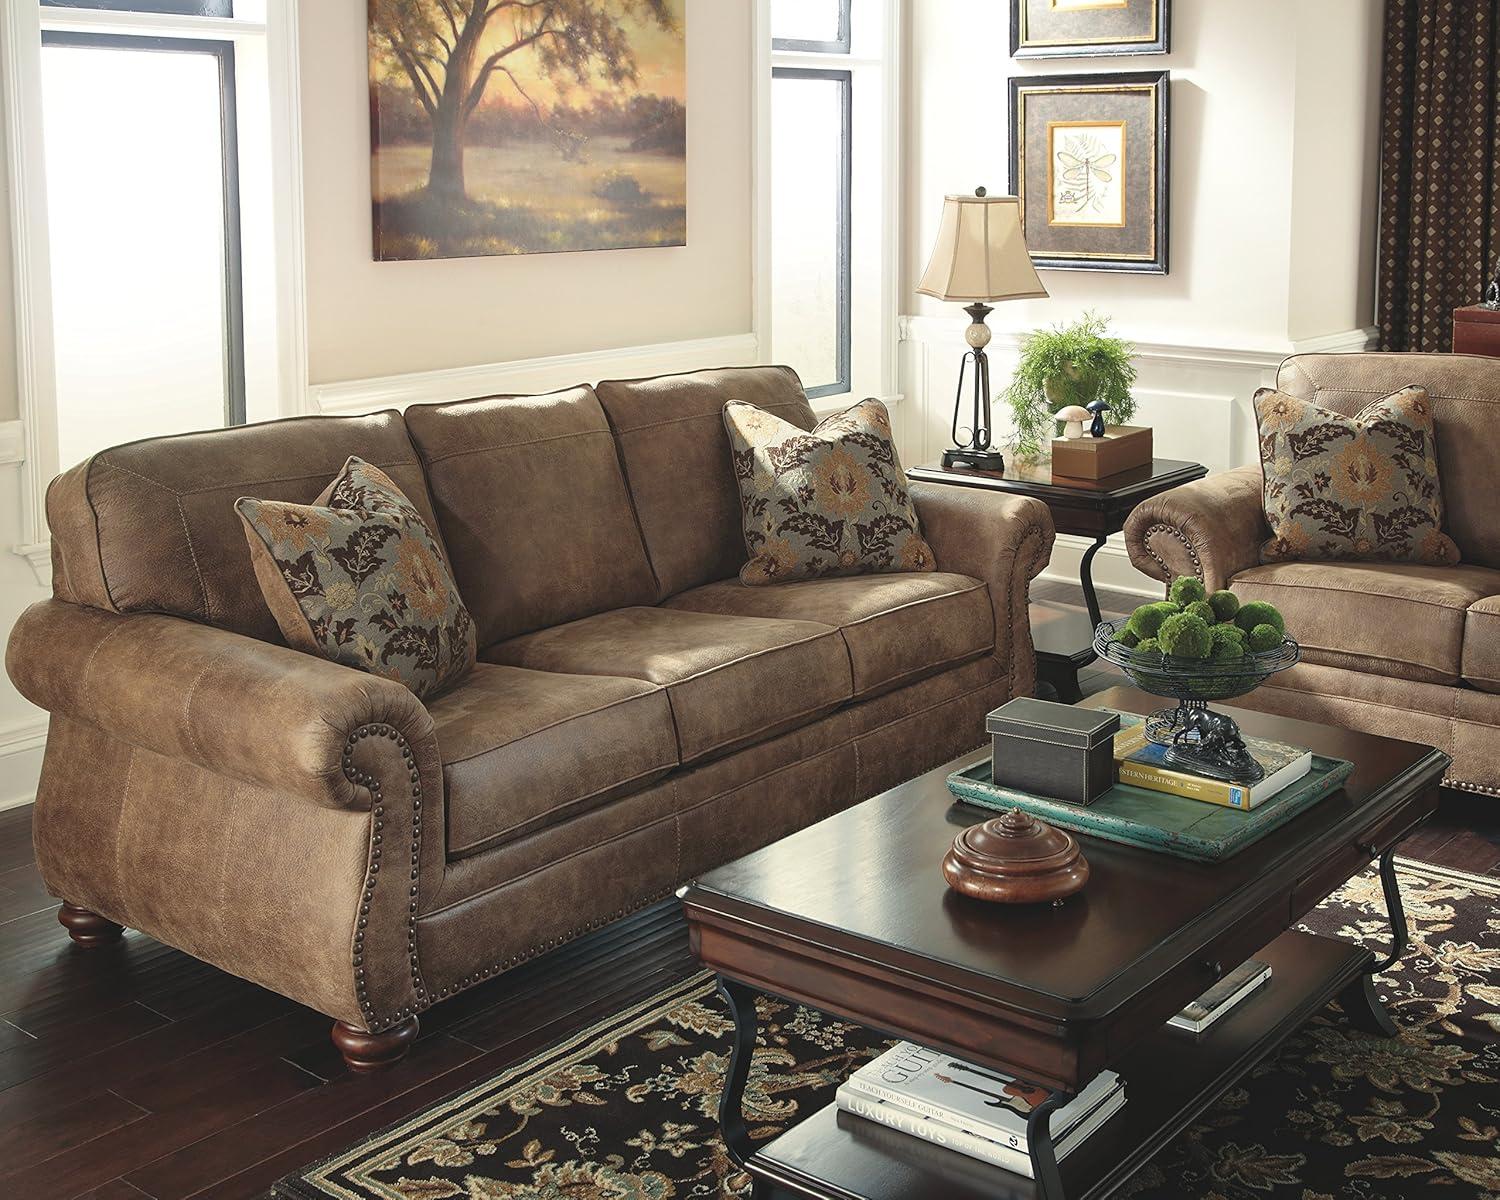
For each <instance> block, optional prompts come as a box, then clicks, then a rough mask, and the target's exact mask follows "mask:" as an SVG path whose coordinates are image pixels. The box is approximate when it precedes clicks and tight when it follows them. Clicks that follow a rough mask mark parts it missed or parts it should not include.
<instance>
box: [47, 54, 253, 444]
mask: <svg viewBox="0 0 1500 1200" xmlns="http://www.w3.org/2000/svg"><path fill="white" fill-rule="evenodd" d="M42 113H43V118H44V132H43V141H44V145H45V150H46V164H47V215H48V235H49V242H50V254H49V257H50V259H51V271H52V341H53V351H54V354H55V357H56V364H57V365H56V388H57V448H58V461H59V463H61V464H62V465H64V466H66V465H69V464H72V463H75V462H79V461H81V460H82V459H84V458H87V457H88V456H89V455H90V454H92V453H94V452H95V451H96V450H102V449H104V448H105V447H106V446H112V445H115V444H117V443H119V442H125V441H130V440H132V439H133V438H137V437H142V436H145V435H148V434H157V433H179V432H182V431H184V430H189V429H202V428H204V427H205V426H213V425H219V424H227V425H234V424H242V423H243V422H244V420H245V361H244V326H243V321H242V315H241V314H242V305H243V296H242V292H241V286H240V218H239V207H240V204H239V178H238V153H237V149H236V145H235V128H236V122H235V103H234V48H233V45H232V44H231V43H229V42H220V41H199V40H191V39H186V38H184V39H170V38H152V37H141V36H134V35H122V34H101V33H61V32H56V31H51V30H47V31H44V32H43V34H42Z"/></svg>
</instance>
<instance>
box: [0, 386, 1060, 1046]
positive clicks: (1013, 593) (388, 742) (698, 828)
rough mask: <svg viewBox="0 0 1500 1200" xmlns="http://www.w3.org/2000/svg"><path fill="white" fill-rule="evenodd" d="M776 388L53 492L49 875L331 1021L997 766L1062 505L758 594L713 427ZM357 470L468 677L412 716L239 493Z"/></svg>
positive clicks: (20, 661) (355, 439)
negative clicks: (356, 654) (291, 597)
mask: <svg viewBox="0 0 1500 1200" xmlns="http://www.w3.org/2000/svg"><path fill="white" fill-rule="evenodd" d="M730 397H737V398H739V399H743V400H749V401H752V402H754V403H756V404H759V405H762V406H764V407H766V408H768V409H771V410H773V411H775V412H777V413H778V414H780V415H781V416H782V417H784V418H786V419H787V420H789V421H793V422H796V423H797V424H799V425H802V426H804V427H811V426H812V425H813V424H814V417H813V412H812V409H811V408H810V407H809V405H808V403H807V400H806V397H805V396H804V395H803V393H802V389H801V387H800V385H799V384H798V382H797V378H796V376H795V374H793V373H792V372H791V371H790V370H788V369H785V368H777V367H765V368H741V369H728V370H719V371H703V372H698V373H694V374H688V375H678V376H672V377H665V378H657V379H646V380H636V381H629V382H611V383H603V384H600V385H599V386H598V388H597V389H596V388H591V387H578V388H573V389H571V390H569V391H564V392H558V393H554V394H551V395H545V396H531V397H508V398H499V399H486V400H475V401H468V402H464V403H458V404H444V405H427V406H420V407H414V408H411V409H408V410H407V412H406V413H405V415H404V417H403V415H402V414H400V413H397V412H383V413H377V414H375V415H373V416H362V417H305V418H298V419H293V420H289V421H276V422H270V423H267V424H262V425H252V426H248V427H245V428H240V429H230V430H220V431H215V432H209V433H194V434H187V435H183V436H179V437H170V438H157V439H152V440H148V441H143V442H135V443H132V444H130V445H126V446H120V447H116V448H114V449H111V450H106V451H104V452H103V453H100V454H97V455H95V456H94V457H93V458H91V459H90V460H88V461H87V462H85V463H83V464H81V465H80V466H77V467H75V468H73V469H72V470H70V471H68V472H67V473H66V474H64V475H62V476H60V477H59V478H58V479H57V480H56V481H55V482H54V483H53V485H52V488H51V491H50V492H49V494H48V519H49V522H50V524H51V528H52V534H53V574H54V598H53V599H51V600H48V601H45V602H43V603H40V604H37V605H34V606H33V607H32V608H31V609H29V610H28V611H27V612H26V613H25V614H24V615H23V616H22V617H21V619H20V621H19V622H18V623H17V625H16V627H15V630H14V633H13V634H12V636H11V640H10V645H9V649H8V652H7V656H6V665H7V667H8V669H9V672H10V675H11V678H12V679H13V680H15V682H16V686H17V687H19V688H20V690H21V691H22V693H23V694H25V695H26V696H27V697H29V698H30V699H31V700H33V701H34V702H35V703H37V704H39V705H41V706H42V707H44V708H46V709H48V710H49V711H50V712H51V714H52V716H51V725H50V733H49V736H48V740H47V750H46V758H45V761H44V764H43V768H42V778H41V786H40V790H39V792H38V794H37V802H36V814H35V840H36V852H37V859H38V862H39V863H40V865H41V870H42V874H43V877H44V878H45V880H46V883H47V887H48V888H49V890H50V891H51V892H52V893H53V894H55V895H57V896H59V897H61V898H63V899H64V900H65V901H66V904H65V906H64V908H63V910H62V913H61V918H60V919H61V920H62V921H63V923H64V924H65V925H67V926H68V927H69V930H70V932H71V933H72V934H73V936H74V938H75V940H77V941H79V942H81V943H83V944H92V943H95V942H98V941H102V940H107V939H109V938H111V937H114V936H118V934H119V928H118V927H119V926H130V927H133V928H136V929H140V930H143V931H145V932H147V933H149V934H151V935H153V936H155V937H157V938H159V939H161V940H162V941H164V942H167V943H169V944H171V945H173V946H176V947H178V948H180V949H182V950H185V951H187V952H188V953H190V954H193V955H196V956H198V957H200V958H203V959H206V960H208V961H209V962H212V963H214V964H216V965H218V966H220V967H222V968H223V969H224V970H227V971H232V972H234V973H235V974H238V975H241V976H243V977H244V978H246V979H250V980H253V981H255V982H256V983H259V984H262V985H264V986H265V987H268V988H272V989H274V990H276V991H278V992H281V993H283V994H284V995H287V996H290V997H292V998H294V999H296V1000H299V1001H301V1002H302V1003H304V1004H307V1005H310V1006H312V1007H313V1008H316V1009H319V1010H321V1011H322V1012H324V1013H327V1014H328V1015H330V1016H331V1017H333V1018H335V1020H336V1022H337V1024H336V1025H335V1027H334V1040H335V1041H336V1042H338V1043H339V1045H340V1048H341V1049H342V1050H343V1051H344V1053H345V1057H346V1058H347V1059H348V1060H350V1062H351V1065H355V1066H365V1067H368V1066H374V1065H381V1064H382V1063H385V1062H389V1061H394V1059H396V1058H397V1057H399V1056H400V1054H401V1053H402V1051H403V1050H404V1048H405V1046H406V1044H407V1043H408V1042H409V1041H410V1039H411V1037H413V1036H414V1035H415V1032H416V1016H417V1014H418V1013H419V1012H421V1011H422V1010H423V1009H425V1008H427V1007H428V1006H430V1005H432V1004H434V1003H436V1002H437V1001H440V1000H442V999H444V998H445V997H448V996H451V995H454V994H455V993H457V992H459V991H460V990H462V989H464V988H467V987H469V986H471V985H473V984H475V983H478V982H479V981H481V980H483V979H486V978H488V977H490V976H493V975H496V974H499V973H500V972H502V971H504V970H506V969H507V968H509V967H511V966H513V965H515V964H517V963H520V962H522V961H524V960H526V959H528V958H530V957H532V956H534V955H537V954H539V953H541V952H543V951H545V950H548V949H550V948H551V947H554V946H557V945H558V944H560V943H562V942H565V941H567V940H568V939H569V938H572V937H574V936H576V935H578V934H579V933H581V932H583V931H585V930H588V929H592V928H594V927H597V926H600V925H602V924H604V923H606V922H608V921H611V920H613V919H615V918H616V917H619V916H621V915H623V914H625V913H627V912H629V911H631V910H632V909H634V908H637V907H639V906H641V905H644V904H646V903H648V902H650V901H652V900H653V899H655V898H658V897H661V896H664V895H666V894H668V893H669V892H670V891H671V889H672V888H673V887H675V886H676V885H678V884H679V883H681V882H682V881H683V880H685V879H688V878H691V877H692V876H694V875H695V874H696V873H698V872H700V871H702V870H704V869H705V868H708V867H711V866H713V865H715V864H718V863H721V862H724V861H726V860H728V859H730V858H733V857H735V856H737V855H740V854H743V853H745V852H747V851H749V850H752V849H754V848H756V847H758V846H761V845H764V844H766V843H768V842H770V841H773V840H775V839H777V838H779V837H782V836H783V835H785V834H787V833H790V832H792V831H794V830H796V829H798V828H799V827H802V826H805V825H807V824H810V823H811V822H814V821H817V820H819V819H820V818H822V817H825V816H827V815H829V814H831V813H833V812H835V811H837V810H839V809H842V808H844V807H846V806H848V805H849V804H852V803H854V802H855V801H857V800H860V799H862V798H865V797H867V796H870V795H872V794H874V793H875V792H878V791H881V790H882V789H885V788H888V787H891V786H892V785H894V784H896V783H898V782H900V781H901V780H904V779H906V778H909V777H910V776H912V775H914V774H916V773H918V772H920V771H922V770H925V769H927V768H929V767H931V766H934V765H936V764H938V763H941V762H943V761H945V760H946V759H948V758H950V757H952V756H954V755H956V754H958V753H961V752H963V751H964V750H966V749H968V748H971V747H973V746H976V745H978V744H979V743H980V742H982V741H983V738H984V722H983V718H984V714H985V713H986V712H987V711H988V710H989V709H991V708H993V707H995V706H996V705H998V704H1000V703H1003V702H1004V701H1005V700H1006V699H1008V698H1010V697H1012V696H1017V695H1023V694H1027V693H1029V692H1030V691H1031V690H1032V686H1033V679H1034V671H1035V662H1034V656H1033V652H1032V645H1031V635H1030V629H1029V625H1028V619H1027V585H1028V583H1029V581H1030V580H1031V579H1032V578H1033V577H1034V576H1035V575H1036V574H1037V573H1038V572H1039V571H1040V570H1041V568H1042V566H1043V565H1044V564H1045V563H1046V561H1047V559H1048V556H1049V554H1050V550H1051V546H1052V540H1053V529H1052V522H1051V520H1050V517H1049V515H1048V513H1047V510H1046V508H1045V507H1043V506H1042V505H1041V504H1038V503H1036V502H1035V501H1029V500H1024V499H1015V498H1006V497H1002V496H999V495H995V494H992V493H986V492H981V491H977V490H974V489H969V488H931V487H924V486H923V485H920V484H917V485H914V486H913V488H912V492H913V496H914V498H915V501H916V505H917V509H918V512H919V514H920V517H921V520H922V522H923V529H924V532H925V534H926V537H927V539H928V541H929V542H930V543H931V545H932V547H933V549H934V551H935V552H936V555H937V560H938V563H939V564H940V567H941V570H939V571H937V572H934V573H930V574H901V575H883V576H864V577H859V578H847V579H832V580H826V581H816V582H807V583H793V584H786V585H782V586H776V587H763V588H747V587H744V586H742V585H741V584H740V583H739V581H738V579H737V578H736V577H735V575H736V572H737V570H738V568H739V567H740V565H741V563H742V562H743V561H744V557H745V549H744V542H743V539H742V537H741V532H740V513H739V500H738V494H737V491H736V488H735V484H734V482H733V479H732V475H731V472H730V458H729V444H728V439H727V436H726V434H725V432H724V427H723V423H722V419H721V415H720V410H721V408H722V406H723V404H724V402H725V401H726V400H727V399H729V398H730ZM351 454H354V455H358V456H360V457H361V458H363V459H365V460H366V461H368V462H371V463H374V464H375V465H377V466H379V467H380V468H381V469H382V470H383V471H385V472H386V473H387V474H389V475H390V476H391V477H392V478H393V479H394V480H395V481H396V483H397V484H398V485H399V486H400V487H401V488H402V489H403V490H404V491H405V492H406V493H407V495H408V496H410V497H411V499H412V500H413V502H414V503H415V504H416V505H417V506H418V507H419V508H420V509H421V511H422V512H423V513H424V515H426V516H427V517H428V519H429V523H430V524H431V525H432V526H433V528H434V529H435V530H436V531H438V533H439V536H440V537H441V538H442V539H443V541H444V543H445V547H446V552H447V555H448V558H449V560H450V562H451V564H452V566H453V569H454V573H455V576H456V578H457V581H458V584H459V587H460V589H461V591H462V593H463V596H464V598H465V600H466V602H467V604H468V606H469V608H470V609H471V611H472V614H473V617H474V620H475V623H476V626H477V629H478V633H479V643H480V646H481V648H482V649H481V652H480V662H479V665H478V666H477V667H476V668H475V669H474V671H473V672H472V674H471V675H469V676H468V677H467V678H466V679H465V681H464V682H463V683H462V684H461V685H460V686H459V687H458V688H457V689H456V690H454V691H452V692H450V693H447V694H445V695H443V696H441V697H440V698H438V699H436V700H434V701H433V702H432V703H430V704H427V705H425V706H424V705H423V703H421V702H420V701H418V700H417V699H416V698H415V697H414V696H413V695H412V694H411V693H410V692H409V691H407V690H406V689H405V688H404V687H402V686H400V685H399V684H397V683H393V682H391V681H389V680H385V679H380V678H376V677H375V676H373V675H369V674H364V673H362V672H359V671H355V670H351V669H349V668H346V667H343V666H338V665H335V664H334V663H331V662H328V661H326V660H323V659H321V658H317V657H313V656H310V655H307V654H302V653H299V652H297V651H294V650H292V649H289V648H288V647H287V646H286V645H285V644H283V642H282V640H281V637H280V635H279V633H278V631H277V626H276V624H275V622H274V621H273V620H272V617H271V614H270V612H269V611H268V610H267V608H266V605H265V603H264V602H263V600H262V599H261V594H260V591H259V589H258V588H257V586H256V582H255V578H254V574H253V570H252V567H251V563H250V558H249V555H248V552H247V550H246V543H245V538H244V535H243V533H242V531H241V529H240V522H239V517H238V516H237V515H236V513H235V511H234V509H233V507H232V506H233V503H234V500H235V498H236V497H238V496H240V495H245V494H250V495H255V496H260V497H265V498H273V499H290V500H297V501H303V502H306V501H309V500H311V499H312V498H313V497H314V496H316V495H317V493H318V491H319V490H320V489H321V488H322V487H323V485H324V484H325V483H326V482H327V480H328V479H329V478H331V477H332V476H333V474H334V473H335V472H336V471H338V469H339V468H340V467H341V466H342V465H343V463H344V460H345V458H346V457H347V456H349V455H351Z"/></svg>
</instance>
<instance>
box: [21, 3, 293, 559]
mask: <svg viewBox="0 0 1500 1200" xmlns="http://www.w3.org/2000/svg"><path fill="white" fill-rule="evenodd" d="M298 2H299V0H266V19H265V21H264V22H260V21H252V20H247V19H244V18H242V17H234V18H221V17H199V16H177V15H172V14H162V13H145V12H129V11H115V10H109V9H86V8H78V9H68V8H56V7H52V6H47V7H45V8H44V7H43V6H42V5H40V4H38V3H37V0H0V86H3V87H4V89H5V91H4V96H5V124H6V128H5V154H6V165H7V168H8V171H9V179H10V187H11V197H10V227H11V243H12V255H13V259H14V264H13V280H12V285H13V294H14V301H15V302H14V305H13V309H14V312H13V320H14V323H15V334H16V390H17V398H18V401H19V418H20V426H21V438H20V440H21V456H22V462H21V485H22V486H21V505H22V512H21V530H22V538H23V540H22V541H21V542H20V543H19V544H17V545H16V546H14V547H12V549H13V550H14V551H15V553H17V554H19V555H21V556H22V557H23V558H25V559H26V560H27V561H28V562H30V563H31V566H32V569H33V570H34V571H35V573H36V578H37V582H38V583H40V584H42V585H43V586H48V585H50V583H51V540H50V534H49V532H48V529H47V513H46V493H47V485H48V484H49V483H50V482H51V480H52V479H53V477H54V476H56V475H57V473H58V471H59V470H60V469H61V467H62V466H63V465H64V464H61V463H59V461H58V449H57V447H58V438H57V421H58V416H57V374H56V362H55V358H54V343H53V323H52V284H51V263H50V256H49V253H48V229H47V183H46V152H45V144H44V141H43V128H42V120H43V114H42V58H41V50H42V31H43V30H44V29H46V30H58V31H62V32H73V33H105V34H127V35H128V34H135V35H139V36H148V37H154V38H176V39H182V40H198V39H202V40H216V41H232V42H234V44H235V58H236V75H237V83H238V85H239V92H240V106H239V109H240V111H239V120H238V125H239V130H240V139H239V140H240V143H241V161H240V177H241V184H242V187H243V186H244V181H245V178H246V174H247V173H246V170H245V166H246V160H245V157H244V146H245V145H246V143H247V142H249V143H250V144H252V145H253V144H256V143H257V142H258V143H259V144H261V145H262V146H265V145H268V146H269V149H270V162H269V170H270V178H269V180H266V178H265V176H264V175H261V176H260V178H259V182H260V184H261V187H260V188H259V189H258V192H259V193H260V194H261V195H267V194H268V195H269V197H270V204H269V209H267V207H266V205H265V204H264V203H258V202H257V201H255V200H252V201H251V203H250V211H248V212H247V208H246V204H245V201H244V198H243V197H242V202H241V215H242V218H243V219H244V220H245V221H246V222H247V223H249V224H253V225H255V226H257V227H258V229H259V231H260V232H259V240H258V241H257V242H256V247H257V248H259V247H263V246H270V247H271V248H272V250H273V255H274V260H275V261H274V265H273V267H272V269H271V270H270V271H269V272H268V273H267V275H266V278H265V280H264V283H263V286H262V287H261V295H262V296H269V298H270V299H271V301H272V302H273V303H274V309H275V316H274V319H272V320H271V321H270V322H269V323H268V324H266V325H264V326H263V327H261V328H260V329H259V331H258V333H252V331H251V330H250V329H247V331H246V344H247V348H249V347H251V346H255V345H256V344H257V342H258V349H257V351H256V357H257V362H256V363H255V364H248V363H247V373H250V374H255V375H258V378H254V379H252V380H250V381H249V382H250V387H249V388H248V395H247V416H248V418H249V419H250V420H252V421H253V420H265V419H267V418H269V417H276V416H291V415H295V414H298V413H304V412H309V411H311V408H310V402H309V400H308V383H307V380H308V374H307V324H306V298H305V282H304V281H305V273H306V268H305V257H304V241H303V204H302V147H301V111H300V86H299V76H298V68H297V8H298ZM262 88H263V89H264V92H265V94H266V95H267V96H268V97H269V111H268V112H260V113H257V112H255V111H254V110H252V109H250V104H251V101H250V100H249V97H250V96H252V95H256V94H258V93H259V92H260V90H261V89H262ZM255 170H256V166H255V164H254V163H253V162H252V165H251V172H252V173H253V172H255ZM267 184H268V185H269V186H268V187H267V186H266V185H267ZM257 204H258V207H257ZM247 316H248V314H247ZM272 359H274V365H273V364H272V363H271V361H270V360H272Z"/></svg>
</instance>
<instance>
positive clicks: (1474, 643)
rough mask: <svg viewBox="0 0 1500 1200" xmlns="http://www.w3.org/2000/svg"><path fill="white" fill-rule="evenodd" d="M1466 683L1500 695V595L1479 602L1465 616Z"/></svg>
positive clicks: (1487, 597)
mask: <svg viewBox="0 0 1500 1200" xmlns="http://www.w3.org/2000/svg"><path fill="white" fill-rule="evenodd" d="M1463 676H1464V682H1465V683H1467V684H1468V685H1469V686H1470V687H1476V688H1479V689H1480V690H1481V691H1485V692H1500V595H1494V596H1486V597H1485V598H1484V599H1483V600H1476V601H1475V602H1474V603H1473V604H1472V605H1470V607H1469V611H1468V612H1467V613H1465V614H1464V658H1463Z"/></svg>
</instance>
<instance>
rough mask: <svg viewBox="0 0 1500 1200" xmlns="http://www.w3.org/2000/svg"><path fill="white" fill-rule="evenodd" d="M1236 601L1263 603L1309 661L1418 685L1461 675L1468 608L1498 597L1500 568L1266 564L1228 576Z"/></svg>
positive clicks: (1454, 679) (1452, 679)
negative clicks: (1281, 618)
mask: <svg viewBox="0 0 1500 1200" xmlns="http://www.w3.org/2000/svg"><path fill="white" fill-rule="evenodd" d="M1230 586H1231V589H1232V590H1233V591H1234V593H1235V594H1236V595H1237V596H1239V598H1240V599H1241V600H1242V601H1243V600H1268V601H1270V602H1271V603H1272V604H1274V605H1275V606H1276V607H1277V608H1279V609H1280V610H1281V612H1282V615H1283V616H1285V617H1286V629H1287V633H1288V634H1290V635H1291V636H1292V637H1293V638H1295V639H1296V640H1297V642H1298V643H1299V644H1300V645H1301V646H1302V657H1303V658H1304V659H1305V660H1306V661H1307V662H1310V663H1317V664H1320V665H1323V666H1330V667H1343V668H1345V669H1346V670H1351V671H1365V672H1368V673H1370V674H1374V675H1388V676H1391V677H1393V678H1396V679H1408V680H1413V681H1416V682H1422V683H1440V684H1455V683H1457V682H1458V681H1459V678H1460V676H1461V675H1462V673H1463V658H1464V628H1465V624H1466V621H1467V611H1468V608H1469V606H1470V605H1471V604H1473V603H1475V602H1476V601H1478V600H1482V599H1484V598H1485V597H1487V596H1494V595H1500V571H1496V570H1493V569H1492V568H1489V567H1474V566H1456V567H1429V566H1419V565H1416V564H1412V563H1321V562H1319V563H1272V564H1268V565H1266V566H1260V567H1252V568H1251V569H1250V570H1248V571H1242V572H1240V574H1238V575H1236V576H1235V577H1234V580H1233V582H1232V583H1231V585H1230Z"/></svg>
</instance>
